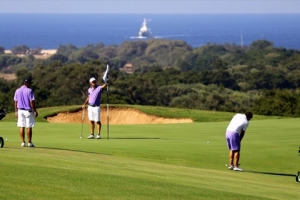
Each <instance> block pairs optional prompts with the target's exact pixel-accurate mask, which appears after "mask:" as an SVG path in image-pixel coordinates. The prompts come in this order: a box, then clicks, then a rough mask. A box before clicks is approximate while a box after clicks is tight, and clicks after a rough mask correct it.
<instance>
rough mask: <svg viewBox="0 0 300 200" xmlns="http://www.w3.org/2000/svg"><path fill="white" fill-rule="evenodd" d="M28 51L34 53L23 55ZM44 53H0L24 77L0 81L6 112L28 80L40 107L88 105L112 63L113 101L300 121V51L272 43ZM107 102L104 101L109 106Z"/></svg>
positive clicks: (133, 44)
mask: <svg viewBox="0 0 300 200" xmlns="http://www.w3.org/2000/svg"><path fill="white" fill-rule="evenodd" d="M25 50H26V51H25ZM24 51H25V52H27V53H28V54H25V55H23V56H20V55H18V54H19V53H20V52H21V53H22V52H23V53H24ZM40 51H41V49H40V48H37V49H35V50H30V49H28V48H26V46H25V45H21V46H19V47H15V48H14V51H11V52H12V54H5V53H4V52H5V49H4V48H3V47H0V70H1V72H2V73H15V74H16V77H17V78H16V79H15V80H5V79H0V90H1V94H0V103H1V106H7V107H9V108H10V109H12V108H13V94H14V91H15V89H16V88H18V87H19V86H20V85H21V84H22V80H23V79H24V78H25V77H29V76H32V77H33V79H34V84H33V89H34V91H35V96H36V102H37V106H38V107H49V106H61V105H78V104H81V103H82V102H83V101H84V99H85V98H86V95H87V94H86V91H87V88H88V84H89V83H88V79H89V77H91V76H95V77H96V78H98V79H99V82H100V83H101V77H102V74H103V72H104V71H105V68H106V65H107V64H109V65H110V67H111V71H110V82H109V102H110V103H114V104H138V105H153V106H169V107H178V108H185V109H201V110H214V111H227V112H245V111H246V110H252V111H253V112H254V113H256V114H262V115H277V116H292V117H299V115H300V112H299V111H300V90H299V88H300V79H299V77H300V51H299V50H294V49H285V48H278V47H274V45H273V43H272V42H271V41H267V40H258V41H254V42H253V43H252V44H250V45H249V46H238V45H236V44H229V43H226V44H206V45H204V46H201V47H198V48H193V47H191V46H189V45H188V44H187V43H185V42H184V41H175V40H158V39H151V40H141V41H126V42H124V43H123V44H121V45H120V46H117V45H111V46H105V45H104V44H102V43H100V44H91V45H87V46H85V47H76V46H75V45H72V44H68V45H60V46H59V47H58V48H57V52H56V54H54V55H52V56H50V57H49V58H47V59H39V58H36V57H35V56H34V55H35V54H38V53H39V52H40ZM128 64H130V65H128ZM124 66H129V67H127V68H126V67H125V68H124ZM128 68H129V69H130V70H128ZM103 95H105V94H103ZM106 101H107V99H106V98H102V103H106Z"/></svg>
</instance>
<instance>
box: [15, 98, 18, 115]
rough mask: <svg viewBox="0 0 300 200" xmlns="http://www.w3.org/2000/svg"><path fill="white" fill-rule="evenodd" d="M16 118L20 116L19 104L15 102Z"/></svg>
mask: <svg viewBox="0 0 300 200" xmlns="http://www.w3.org/2000/svg"><path fill="white" fill-rule="evenodd" d="M15 116H18V102H17V101H15Z"/></svg>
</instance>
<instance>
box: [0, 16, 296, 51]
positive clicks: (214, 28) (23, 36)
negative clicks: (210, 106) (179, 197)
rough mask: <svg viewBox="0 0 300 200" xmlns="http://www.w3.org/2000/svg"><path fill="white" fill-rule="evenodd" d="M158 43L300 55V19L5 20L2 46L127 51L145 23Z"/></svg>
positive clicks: (1, 23) (0, 18)
mask: <svg viewBox="0 0 300 200" xmlns="http://www.w3.org/2000/svg"><path fill="white" fill-rule="evenodd" d="M144 18H146V19H147V20H148V27H149V28H150V29H151V31H152V33H153V36H154V37H155V38H162V39H169V40H184V41H185V42H186V43H188V44H189V45H191V46H193V47H200V46H203V45H205V44H207V43H218V44H225V43H235V44H237V45H241V44H243V45H246V46H249V45H250V44H251V43H252V42H253V41H255V40H263V39H265V40H270V41H272V42H273V43H274V46H276V47H284V48H287V49H298V50H300V14H198V15H178V14H177V15H173V14H157V15H154V14H145V15H142V14H3V13H1V14H0V46H3V47H4V48H6V49H11V48H13V47H14V46H19V45H26V46H28V47H30V48H36V47H41V48H42V49H56V48H57V47H58V46H59V45H66V44H74V45H76V46H77V47H83V46H86V45H88V44H98V43H103V44H105V45H121V44H122V43H123V42H124V41H135V40H138V39H136V38H135V37H136V36H137V34H138V31H139V29H140V27H141V24H142V22H143V19H144Z"/></svg>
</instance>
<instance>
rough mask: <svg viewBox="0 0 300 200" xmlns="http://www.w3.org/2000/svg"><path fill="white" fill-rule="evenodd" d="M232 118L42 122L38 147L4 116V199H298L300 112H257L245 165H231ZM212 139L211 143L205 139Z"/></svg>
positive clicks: (0, 184) (0, 187)
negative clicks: (237, 168)
mask: <svg viewBox="0 0 300 200" xmlns="http://www.w3.org/2000/svg"><path fill="white" fill-rule="evenodd" d="M227 124H228V122H227V121H226V122H202V123H192V124H172V125H169V124H164V125H114V126H111V127H110V139H109V140H107V139H106V126H105V125H104V126H103V130H102V137H103V139H101V140H96V139H94V140H88V139H86V137H87V136H88V135H89V126H88V124H84V134H83V136H84V138H83V139H80V138H79V137H80V132H81V124H50V123H44V122H37V123H36V127H35V128H34V134H33V142H34V143H35V145H36V148H28V147H21V146H20V144H21V142H20V139H19V135H18V128H17V127H16V125H15V123H13V122H1V124H0V136H2V137H3V138H4V139H6V138H7V139H8V140H5V147H4V148H2V149H0V172H1V181H0V199H1V200H5V199H22V200H23V199H69V200H71V199H72V200H73V199H131V200H132V199H281V200H282V199H297V197H299V195H300V190H299V187H300V184H299V183H296V182H295V177H294V175H295V174H296V172H297V171H298V170H299V171H300V158H299V156H298V147H299V145H300V142H299V130H300V119H265V120H253V121H251V122H250V126H249V128H248V129H247V132H246V135H245V138H244V141H243V142H242V151H241V161H240V162H241V164H242V165H241V168H243V169H244V170H245V172H234V171H229V170H227V168H226V167H225V164H226V163H227V162H228V158H227V157H228V151H227V147H226V143H225V139H224V137H225V136H224V135H225V129H226V126H227ZM208 141H209V143H207V142H208Z"/></svg>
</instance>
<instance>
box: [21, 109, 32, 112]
mask: <svg viewBox="0 0 300 200" xmlns="http://www.w3.org/2000/svg"><path fill="white" fill-rule="evenodd" d="M19 110H26V111H29V112H32V109H25V108H19Z"/></svg>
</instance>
